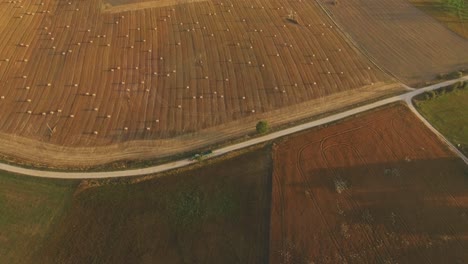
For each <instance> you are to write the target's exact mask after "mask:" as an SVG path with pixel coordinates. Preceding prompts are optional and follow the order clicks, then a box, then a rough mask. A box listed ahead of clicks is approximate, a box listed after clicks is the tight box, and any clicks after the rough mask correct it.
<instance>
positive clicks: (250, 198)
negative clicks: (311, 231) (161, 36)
mask: <svg viewBox="0 0 468 264" xmlns="http://www.w3.org/2000/svg"><path fill="white" fill-rule="evenodd" d="M271 168H272V164H271V151H270V149H269V148H264V149H260V150H256V151H252V152H249V153H247V154H243V155H240V156H237V157H233V158H232V159H229V160H225V161H217V162H214V163H210V165H209V166H205V167H202V168H196V169H192V170H186V171H184V172H182V173H177V172H172V173H171V174H169V175H167V174H166V175H164V177H160V178H159V176H158V175H157V177H155V178H153V179H148V177H146V178H144V180H143V181H140V180H138V179H136V181H135V179H125V178H124V179H118V180H110V181H97V182H96V181H93V182H88V184H86V185H87V188H81V190H80V191H79V192H77V193H76V194H75V197H74V198H73V203H72V205H71V208H70V210H69V211H68V213H67V215H66V217H64V219H63V221H61V222H60V223H59V224H58V225H57V226H56V227H55V230H54V232H53V234H52V235H51V237H50V239H49V240H48V241H47V243H44V246H43V248H42V250H39V251H38V252H36V255H37V258H36V259H35V261H34V263H70V264H71V263H80V264H81V263H171V264H172V263H174V264H175V263H255V264H256V263H265V262H266V261H267V258H268V253H267V252H268V232H269V228H268V226H269V224H268V223H269V215H270V213H269V205H270V194H271V193H270V192H271ZM81 187H83V186H81Z"/></svg>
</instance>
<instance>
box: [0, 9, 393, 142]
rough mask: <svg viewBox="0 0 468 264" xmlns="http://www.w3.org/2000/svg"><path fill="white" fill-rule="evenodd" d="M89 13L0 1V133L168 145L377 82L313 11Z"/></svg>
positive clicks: (381, 76) (364, 61) (373, 70)
mask: <svg viewBox="0 0 468 264" xmlns="http://www.w3.org/2000/svg"><path fill="white" fill-rule="evenodd" d="M176 2H177V3H183V2H184V1H176ZM145 3H149V2H147V1H146V2H145ZM101 4H102V1H101V0H83V1H69V2H68V1H58V0H44V1H41V2H40V3H39V2H34V1H22V2H18V1H16V2H15V1H12V2H7V1H4V2H2V3H0V96H1V99H0V113H1V115H0V134H2V133H6V134H14V135H15V136H18V137H22V138H30V139H34V140H40V141H43V142H48V143H52V144H58V145H61V146H102V145H109V144H113V143H119V142H124V141H133V140H150V139H161V138H169V137H173V136H175V135H180V134H184V133H189V132H193V131H198V130H200V129H204V128H208V127H214V126H218V125H222V124H226V123H228V122H230V121H233V120H240V119H242V118H245V117H249V116H252V115H256V114H261V113H266V112H269V111H272V110H275V109H278V108H282V107H287V106H292V105H296V104H299V103H304V102H307V101H310V100H313V99H318V98H326V97H327V96H329V95H332V94H337V93H339V92H346V91H350V90H355V89H357V88H359V87H363V86H366V85H374V86H375V87H377V86H379V85H380V84H383V82H387V81H389V77H388V76H386V75H385V74H383V73H382V72H380V71H379V70H377V69H376V68H374V67H371V68H368V67H369V66H371V63H370V62H369V61H368V60H367V59H366V58H365V57H364V56H363V55H361V54H360V53H359V52H357V51H356V50H355V49H354V48H353V47H352V46H351V45H350V44H349V43H348V42H347V41H346V40H345V39H344V38H343V37H342V34H341V33H340V32H339V30H337V29H336V28H335V27H333V26H332V22H331V20H330V19H329V18H328V17H327V16H326V15H325V14H324V13H323V12H322V11H321V10H320V9H319V7H318V5H317V3H316V2H314V1H302V2H299V1H291V2H288V1H280V0H273V1H267V0H259V1H256V2H252V3H247V2H244V1H241V0H236V1H229V2H222V1H210V2H198V3H190V4H179V5H174V6H170V7H162V8H146V9H141V8H139V7H136V8H135V9H136V10H130V11H125V12H121V13H109V12H106V11H103V6H102V5H101ZM121 6H122V5H120V6H118V7H121ZM290 12H293V13H294V12H297V16H296V18H297V19H298V21H299V25H297V24H295V23H292V22H289V21H288V20H287V17H288V14H289V13H290ZM346 96H349V94H347V95H346ZM356 96H359V94H356ZM249 129H251V128H249Z"/></svg>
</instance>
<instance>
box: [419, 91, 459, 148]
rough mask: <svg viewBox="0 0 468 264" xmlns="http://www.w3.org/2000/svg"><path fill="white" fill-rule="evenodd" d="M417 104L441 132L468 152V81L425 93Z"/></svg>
mask: <svg viewBox="0 0 468 264" xmlns="http://www.w3.org/2000/svg"><path fill="white" fill-rule="evenodd" d="M416 106H417V108H418V110H419V111H420V112H421V114H422V115H423V116H424V117H425V118H426V119H427V120H428V121H429V122H430V123H431V124H432V125H433V126H434V127H435V128H436V129H437V130H439V132H441V133H442V134H443V135H444V136H446V137H447V139H449V140H450V141H451V142H452V143H453V144H455V145H456V146H457V147H458V148H459V149H460V150H461V151H462V152H463V153H464V154H465V155H467V154H468V83H457V84H455V87H453V86H451V87H446V88H443V89H441V90H439V91H434V92H431V93H427V94H424V95H423V97H421V98H420V99H419V100H418V99H416Z"/></svg>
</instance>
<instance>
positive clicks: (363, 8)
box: [318, 0, 468, 86]
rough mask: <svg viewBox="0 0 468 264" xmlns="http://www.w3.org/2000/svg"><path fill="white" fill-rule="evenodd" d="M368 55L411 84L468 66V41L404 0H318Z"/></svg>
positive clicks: (421, 82) (418, 83)
mask: <svg viewBox="0 0 468 264" xmlns="http://www.w3.org/2000/svg"><path fill="white" fill-rule="evenodd" d="M318 1H319V2H320V3H321V5H322V6H323V7H324V8H325V9H326V10H327V11H328V12H327V13H329V14H330V16H331V17H332V18H333V20H334V21H336V22H337V23H338V25H339V26H340V27H341V28H342V29H343V31H344V32H346V34H347V35H349V36H350V38H351V39H352V40H353V43H355V44H356V45H357V46H359V47H360V50H361V51H363V53H364V54H366V55H368V56H369V57H370V58H372V60H373V61H374V62H375V63H377V64H378V65H379V66H381V67H382V68H383V69H385V70H386V71H388V72H389V73H391V74H392V75H394V76H395V77H396V78H397V79H399V80H401V81H402V82H404V83H406V84H408V85H410V86H415V85H421V84H424V83H425V81H432V80H433V79H434V78H435V77H436V76H437V75H438V74H441V73H448V72H452V71H457V70H463V69H466V68H468V62H467V61H466V58H467V57H468V41H467V40H465V39H463V38H462V37H460V36H459V35H457V34H456V33H454V32H452V31H450V30H449V29H448V28H446V27H444V26H443V25H442V24H440V23H439V22H438V21H436V20H435V19H433V18H432V17H430V16H429V15H427V14H425V13H424V12H422V11H420V10H419V9H417V8H416V7H414V6H413V5H412V4H411V3H409V2H408V1H405V0H376V1H366V0H350V1H343V2H340V3H339V4H338V5H331V4H330V2H329V1H327V0H318Z"/></svg>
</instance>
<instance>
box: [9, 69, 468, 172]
mask: <svg viewBox="0 0 468 264" xmlns="http://www.w3.org/2000/svg"><path fill="white" fill-rule="evenodd" d="M465 80H468V76H465V77H462V78H459V79H455V80H449V81H445V82H441V83H438V84H433V85H430V86H427V87H424V88H420V89H418V90H414V91H410V92H407V93H405V94H401V95H397V96H393V97H390V98H386V99H383V100H380V101H377V102H373V103H370V104H367V105H363V106H359V107H355V108H353V109H350V110H347V111H344V112H341V113H337V114H334V115H331V116H328V117H325V118H321V119H318V120H314V121H311V122H308V123H304V124H301V125H297V126H294V127H289V128H286V129H283V130H279V131H276V132H273V133H271V134H267V135H264V136H260V137H257V138H253V139H249V140H247V141H244V142H240V143H236V144H233V145H230V146H225V147H222V148H219V149H216V150H213V153H212V154H211V155H210V156H209V157H207V159H210V158H214V157H219V156H223V155H225V154H227V153H229V152H232V151H236V150H240V149H244V148H247V147H250V146H253V145H257V144H260V143H265V142H268V141H271V140H274V139H277V138H281V137H284V136H287V135H290V134H295V133H298V132H301V131H304V130H307V129H311V128H314V127H318V126H321V125H325V124H329V123H332V122H336V121H339V120H342V119H344V118H347V117H351V116H355V115H357V114H360V113H363V112H366V111H369V110H373V109H375V108H378V107H381V106H384V105H388V104H391V103H396V102H404V103H405V104H407V105H408V107H409V108H410V110H411V111H412V112H413V113H415V114H416V116H417V117H418V118H419V119H420V120H421V121H422V122H424V123H425V124H426V126H428V128H429V129H430V130H431V131H433V132H434V133H435V134H436V135H437V136H438V137H439V138H440V139H441V140H442V141H443V142H444V143H445V144H447V146H448V147H449V149H450V150H451V151H453V153H454V154H456V155H457V156H458V157H460V158H461V159H462V160H463V161H464V162H465V164H468V158H466V157H465V156H464V155H463V153H461V152H460V151H458V149H456V148H455V146H453V145H452V144H451V143H450V142H449V141H448V140H447V139H445V137H444V136H442V135H441V134H440V133H439V132H438V131H437V130H436V129H435V128H433V127H432V126H431V125H430V124H429V123H428V122H427V121H426V120H425V119H424V118H422V116H420V114H419V113H418V112H417V110H416V109H415V108H414V106H413V104H412V103H411V100H412V98H413V97H414V96H416V95H419V94H422V93H425V92H427V91H432V90H436V89H439V88H441V87H445V86H448V85H451V84H453V83H456V82H459V81H465ZM195 163H197V161H195V160H189V159H181V160H177V161H172V162H168V163H165V164H160V165H157V166H152V167H146V168H139V169H131V170H121V171H107V172H57V171H44V170H35V169H27V168H22V167H18V166H13V165H8V164H3V163H1V164H0V170H4V171H8V172H12V173H17V174H24V175H28V176H34V177H42V178H57V179H100V178H117V177H130V176H143V175H148V174H154V173H160V172H165V171H168V170H172V169H178V168H182V167H185V166H188V165H192V164H195Z"/></svg>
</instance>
